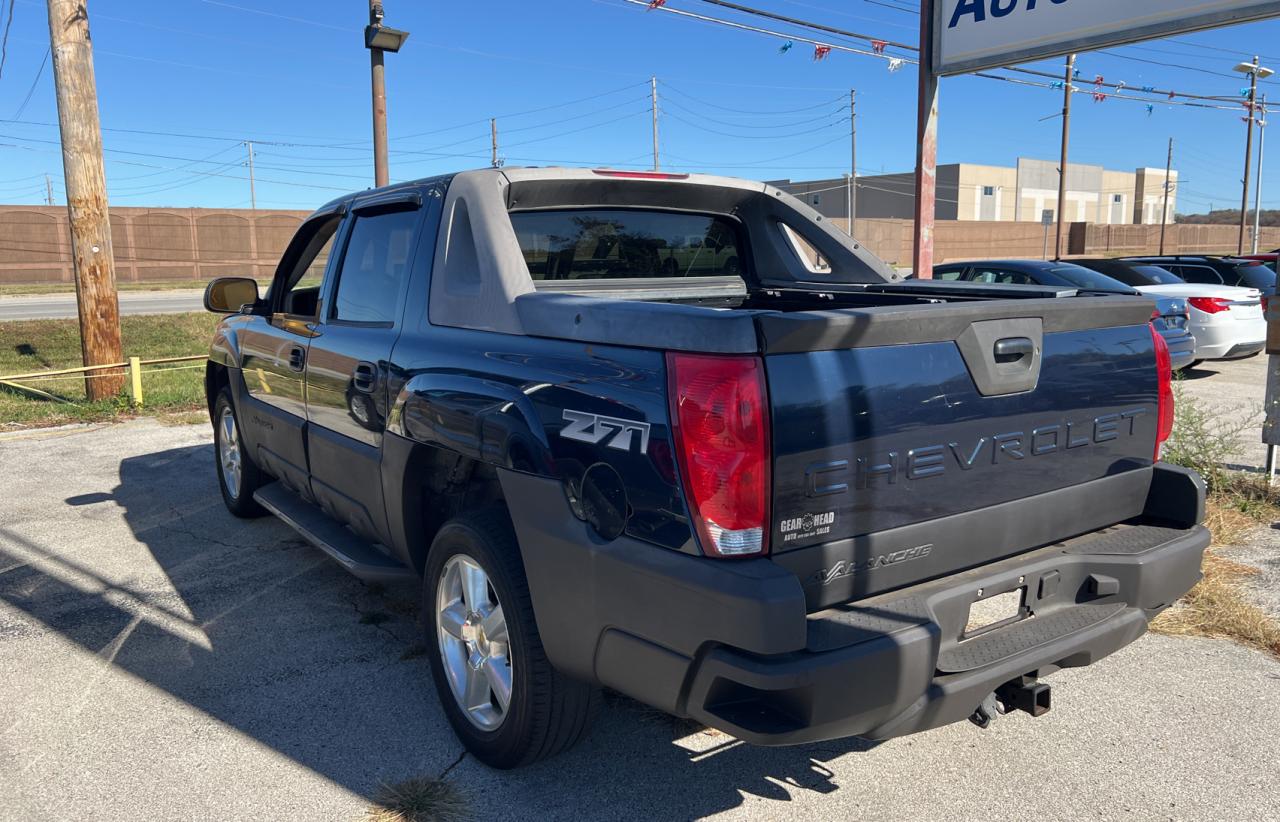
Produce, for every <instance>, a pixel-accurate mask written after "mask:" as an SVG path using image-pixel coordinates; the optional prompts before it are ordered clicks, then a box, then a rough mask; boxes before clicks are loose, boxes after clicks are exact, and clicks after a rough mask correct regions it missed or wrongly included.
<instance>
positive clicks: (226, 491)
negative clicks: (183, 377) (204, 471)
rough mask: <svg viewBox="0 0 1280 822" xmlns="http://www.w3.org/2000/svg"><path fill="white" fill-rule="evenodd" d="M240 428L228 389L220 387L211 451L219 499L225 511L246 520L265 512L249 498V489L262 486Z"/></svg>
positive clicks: (214, 412) (215, 410)
mask: <svg viewBox="0 0 1280 822" xmlns="http://www.w3.org/2000/svg"><path fill="white" fill-rule="evenodd" d="M240 431H241V429H240V418H239V417H238V416H236V406H235V403H234V402H232V401H231V390H230V389H228V388H223V389H222V390H221V391H220V392H218V401H217V403H215V404H214V406H213V453H214V458H215V461H216V462H217V464H218V489H219V490H220V491H222V501H223V502H224V503H225V504H226V506H227V510H228V511H230V512H231V513H232V514H235V515H236V516H237V517H243V518H245V519H250V518H253V517H261V516H264V515H265V514H266V513H267V511H266V509H265V508H263V507H262V506H261V505H259V504H258V501H257V500H255V499H254V498H253V492H254V491H257V490H258V489H259V488H261V487H262V485H263V474H262V471H261V469H259V468H258V466H257V464H256V463H255V462H254V461H253V457H251V456H249V452H248V450H247V449H246V448H245V445H244V440H243V438H242V437H241V436H240Z"/></svg>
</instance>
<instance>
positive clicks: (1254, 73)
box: [1235, 55, 1275, 254]
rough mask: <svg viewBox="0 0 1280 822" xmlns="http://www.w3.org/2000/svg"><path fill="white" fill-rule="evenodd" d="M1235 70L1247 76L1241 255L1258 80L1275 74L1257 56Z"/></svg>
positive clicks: (1247, 202) (1239, 248) (1247, 222)
mask: <svg viewBox="0 0 1280 822" xmlns="http://www.w3.org/2000/svg"><path fill="white" fill-rule="evenodd" d="M1235 70H1236V71H1238V72H1241V73H1242V74H1247V75H1249V117H1248V118H1247V120H1248V126H1247V131H1246V136H1245V142H1244V179H1243V180H1242V181H1241V182H1242V188H1243V190H1242V192H1241V194H1240V238H1239V242H1238V243H1237V247H1236V253H1237V254H1243V253H1244V234H1245V227H1246V226H1247V225H1248V224H1249V171H1250V165H1251V163H1252V162H1253V121H1254V120H1255V119H1256V117H1255V114H1256V109H1257V102H1258V78H1260V77H1261V78H1264V79H1265V78H1267V77H1270V76H1271V75H1272V74H1275V72H1274V71H1272V70H1271V69H1269V68H1265V67H1263V66H1262V65H1261V64H1260V63H1259V61H1258V57H1257V55H1254V58H1253V62H1252V63H1240V64H1238V65H1237V66H1236V67H1235Z"/></svg>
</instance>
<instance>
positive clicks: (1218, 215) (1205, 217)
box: [1173, 208, 1280, 226]
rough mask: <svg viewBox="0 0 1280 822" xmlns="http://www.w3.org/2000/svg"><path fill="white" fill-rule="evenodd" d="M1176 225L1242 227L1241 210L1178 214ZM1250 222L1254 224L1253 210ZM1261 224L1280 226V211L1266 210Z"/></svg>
mask: <svg viewBox="0 0 1280 822" xmlns="http://www.w3.org/2000/svg"><path fill="white" fill-rule="evenodd" d="M1173 221H1174V222H1175V223H1200V224H1203V225H1240V209H1238V208H1222V209H1215V210H1214V211H1210V212H1209V213H1208V214H1178V215H1175V216H1174V218H1173ZM1249 222H1250V223H1252V222H1253V210H1252V209H1250V210H1249ZM1261 223H1262V225H1264V226H1280V209H1270V208H1264V209H1263V210H1262V217H1261Z"/></svg>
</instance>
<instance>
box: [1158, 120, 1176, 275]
mask: <svg viewBox="0 0 1280 822" xmlns="http://www.w3.org/2000/svg"><path fill="white" fill-rule="evenodd" d="M1172 173H1173V138H1172V137H1170V138H1169V159H1168V160H1166V161H1165V164H1164V204H1163V205H1161V206H1160V256H1161V257H1163V256H1164V230H1165V226H1167V225H1168V224H1169V189H1170V188H1172V187H1173V185H1172V184H1171V183H1170V182H1169V176H1170V175H1171V174H1172Z"/></svg>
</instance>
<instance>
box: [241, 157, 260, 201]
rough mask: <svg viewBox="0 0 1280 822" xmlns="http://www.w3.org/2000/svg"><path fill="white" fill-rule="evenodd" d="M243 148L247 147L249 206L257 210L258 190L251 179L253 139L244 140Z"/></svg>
mask: <svg viewBox="0 0 1280 822" xmlns="http://www.w3.org/2000/svg"><path fill="white" fill-rule="evenodd" d="M244 146H245V148H247V149H249V208H251V209H253V210H254V211H257V210H258V192H257V190H256V189H257V186H256V185H255V183H254V179H253V141H252V140H245V141H244Z"/></svg>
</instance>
